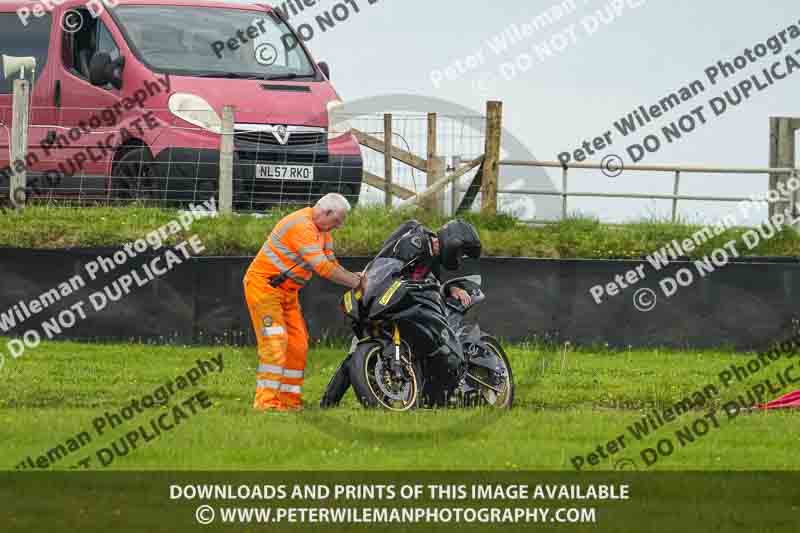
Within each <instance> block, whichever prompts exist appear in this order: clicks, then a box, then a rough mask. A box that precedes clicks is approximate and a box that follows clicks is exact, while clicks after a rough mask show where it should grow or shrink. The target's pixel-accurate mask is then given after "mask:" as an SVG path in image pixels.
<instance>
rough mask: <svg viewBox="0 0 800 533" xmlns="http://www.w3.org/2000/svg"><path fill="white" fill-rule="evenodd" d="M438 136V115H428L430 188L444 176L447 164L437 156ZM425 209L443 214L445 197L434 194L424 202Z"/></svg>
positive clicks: (428, 172)
mask: <svg viewBox="0 0 800 533" xmlns="http://www.w3.org/2000/svg"><path fill="white" fill-rule="evenodd" d="M436 134H437V119H436V113H428V158H427V160H428V168H427V174H428V180H427V185H428V187H430V186H431V185H433V184H434V183H436V182H437V181H439V179H440V178H441V177H442V176H444V173H445V162H444V159H443V158H441V157H438V156H437V155H436V151H437V147H436ZM422 204H423V205H422V207H423V208H424V209H430V210H432V211H433V212H434V213H441V212H442V210H443V209H444V195H443V194H442V193H441V192H440V193H438V194H434V195H433V196H431V197H430V198H427V199H426V200H425V201H424V202H422Z"/></svg>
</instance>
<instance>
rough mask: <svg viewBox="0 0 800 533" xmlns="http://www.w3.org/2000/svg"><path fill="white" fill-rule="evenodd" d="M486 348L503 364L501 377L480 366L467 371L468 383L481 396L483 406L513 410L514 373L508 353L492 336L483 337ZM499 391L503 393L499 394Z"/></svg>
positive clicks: (471, 367)
mask: <svg viewBox="0 0 800 533" xmlns="http://www.w3.org/2000/svg"><path fill="white" fill-rule="evenodd" d="M481 341H483V342H484V343H485V344H486V346H487V347H488V348H489V349H490V350H491V351H492V352H493V353H494V355H495V356H497V358H498V359H500V361H501V362H502V365H503V366H504V368H503V369H502V371H501V373H500V374H501V375H500V376H498V375H497V374H495V373H494V372H490V371H489V370H488V369H486V368H483V367H479V366H470V367H469V369H468V370H467V381H468V382H469V384H470V385H471V386H472V387H475V388H476V389H477V390H478V392H479V395H480V401H481V405H488V406H491V407H495V408H498V409H511V407H512V406H513V405H514V373H513V372H512V370H511V363H510V362H509V360H508V356H507V355H506V352H505V351H504V350H503V347H502V346H501V345H500V342H498V340H497V339H495V338H494V337H492V336H490V335H483V336H481ZM495 389H499V390H500V391H501V392H497V390H495Z"/></svg>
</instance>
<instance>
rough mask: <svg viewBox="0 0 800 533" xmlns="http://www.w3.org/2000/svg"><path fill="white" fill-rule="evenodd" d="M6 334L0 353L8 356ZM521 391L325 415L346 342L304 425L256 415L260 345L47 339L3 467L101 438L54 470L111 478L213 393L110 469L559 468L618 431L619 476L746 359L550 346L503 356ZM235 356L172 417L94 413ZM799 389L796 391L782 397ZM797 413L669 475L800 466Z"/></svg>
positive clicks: (693, 455) (721, 438) (0, 412)
mask: <svg viewBox="0 0 800 533" xmlns="http://www.w3.org/2000/svg"><path fill="white" fill-rule="evenodd" d="M5 342H6V340H5V339H3V340H2V341H1V343H0V346H3V350H4V351H6V352H7V350H5V349H4V348H5ZM508 351H509V355H510V358H511V360H512V366H513V369H514V373H515V376H516V382H517V398H516V407H515V409H513V410H511V411H509V412H497V411H493V410H443V411H417V412H411V413H406V414H394V413H384V412H368V411H365V410H363V409H361V408H360V407H359V406H357V405H356V404H355V402H354V399H353V397H352V394H350V395H349V396H348V399H347V401H346V402H345V404H344V405H343V406H342V407H341V408H339V409H336V410H329V411H323V410H320V409H318V408H316V402H318V401H319V398H320V396H321V394H322V391H323V389H324V386H325V385H326V383H327V380H328V379H329V377H330V376H331V374H332V372H333V370H334V368H335V366H336V365H337V364H338V361H339V359H340V357H341V354H342V350H341V349H340V348H336V347H325V346H322V345H317V346H315V347H314V348H312V350H311V351H310V353H309V364H308V368H307V371H306V375H307V379H306V385H305V388H304V390H305V401H306V402H307V407H306V410H305V411H304V412H303V413H298V414H293V415H275V414H265V413H259V412H254V411H253V410H252V408H251V404H252V398H253V392H254V385H255V384H254V380H255V374H254V370H255V366H256V362H257V361H256V354H255V350H254V349H238V348H230V347H223V348H219V349H216V348H210V347H199V348H186V347H174V346H147V345H127V344H126V345H123V344H107V345H101V344H79V343H66V342H65V343H53V342H49V343H42V345H41V346H39V347H38V348H36V349H31V350H28V351H27V352H25V353H24V354H23V355H22V356H20V357H19V358H18V359H12V358H11V357H10V356H9V355H8V353H6V361H5V365H4V367H3V368H2V370H0V383H2V391H3V393H2V395H0V441H1V442H2V443H3V446H2V448H0V469H2V468H5V469H14V467H15V466H16V465H17V464H18V463H19V462H20V461H22V460H23V459H25V458H26V457H27V456H29V455H30V456H31V457H32V458H33V460H34V461H35V460H36V458H37V457H38V456H39V455H42V454H46V453H47V450H48V449H50V448H52V447H54V446H55V445H57V444H61V443H65V442H66V441H67V439H69V438H71V437H73V436H75V435H76V434H77V433H79V432H81V431H83V430H85V431H88V432H89V433H90V435H91V437H92V441H91V442H90V443H89V444H88V445H86V446H84V447H82V448H81V449H80V450H77V451H75V452H73V453H71V454H70V455H68V456H67V457H65V458H63V459H62V460H60V461H58V462H56V463H55V465H54V468H59V469H62V468H68V467H69V466H72V465H73V464H76V463H77V461H78V460H81V459H83V458H84V457H86V456H91V457H92V464H93V465H96V466H97V468H100V469H102V468H101V467H100V466H99V464H98V462H97V460H96V456H95V453H96V452H97V450H98V449H100V448H103V447H110V446H111V443H112V442H113V441H115V440H117V439H119V438H120V437H122V436H123V435H124V433H125V432H127V431H131V430H133V429H135V428H136V426H138V425H139V424H143V423H146V422H147V421H148V420H149V419H151V418H153V417H154V416H157V415H159V414H161V413H166V412H168V409H171V408H172V406H173V405H175V404H176V403H177V402H180V401H183V400H185V399H186V398H188V397H190V396H192V395H193V394H195V393H196V392H198V391H200V390H203V391H206V393H207V394H208V396H209V397H210V399H211V402H212V404H213V405H212V407H211V408H209V409H207V410H198V412H197V414H196V415H193V416H190V417H189V418H188V419H187V420H183V421H182V423H181V424H180V425H178V426H177V427H175V429H174V430H172V431H169V432H165V433H164V434H163V435H162V436H160V437H159V438H157V439H155V440H153V441H151V442H148V443H144V444H142V445H141V446H139V447H138V448H137V449H136V450H133V451H132V452H131V453H129V454H128V455H126V456H124V457H117V458H115V460H114V461H113V463H112V464H111V465H110V466H109V467H108V468H109V469H124V470H138V469H148V470H149V469H185V470H200V469H211V470H258V469H276V470H320V469H329V470H349V469H364V470H381V469H389V470H393V469H397V470H408V469H446V470H473V469H489V470H495V469H496V470H543V469H547V470H560V469H567V470H569V469H571V468H572V464H571V463H570V459H571V458H572V457H573V456H577V455H583V456H586V455H587V454H588V453H589V452H591V451H593V450H594V449H595V448H596V447H597V446H598V445H600V444H603V445H605V443H606V442H608V441H609V440H612V439H615V438H617V436H619V435H620V434H623V433H624V434H626V435H628V437H627V439H628V440H629V441H630V442H629V443H628V446H627V447H626V448H625V449H624V450H622V451H620V452H619V453H617V454H616V455H613V456H612V457H611V458H610V459H608V460H604V461H603V462H602V463H601V464H600V465H598V466H596V467H592V469H594V470H596V469H612V468H614V464H615V463H616V462H617V461H618V460H619V459H622V458H626V459H632V460H634V461H636V463H637V464H638V465H639V468H640V469H644V468H645V467H644V465H643V464H642V461H641V459H640V455H639V452H640V450H642V449H643V448H645V447H652V446H654V445H655V443H656V442H657V441H658V440H659V439H660V438H664V437H672V438H673V440H675V438H674V432H675V431H676V430H678V429H681V428H682V427H683V426H685V425H686V424H689V423H692V422H694V421H695V420H696V419H698V418H700V417H702V416H703V415H704V414H705V413H706V411H705V410H698V411H696V412H692V413H688V414H685V415H683V416H682V417H680V418H679V419H678V420H676V421H674V422H672V423H670V424H668V425H667V426H665V427H663V428H661V429H660V430H659V431H658V432H657V433H656V434H654V435H652V436H651V437H650V438H646V439H645V440H643V441H641V442H639V441H636V440H635V439H633V438H632V437H630V435H629V434H628V432H627V430H626V427H627V426H628V425H630V424H632V423H633V422H634V421H636V420H639V419H641V417H642V416H643V410H649V409H651V408H653V407H666V406H669V405H672V404H674V403H675V402H677V401H679V400H680V399H682V398H683V397H685V396H687V395H690V394H691V393H692V392H694V391H696V390H698V389H700V388H702V387H704V386H705V385H707V384H709V383H714V384H718V383H719V380H718V377H717V376H718V374H719V372H721V371H722V370H724V369H726V368H727V367H728V366H729V365H731V364H732V363H734V362H737V363H739V364H743V363H746V361H747V360H748V359H749V357H748V356H746V355H743V354H738V355H737V354H733V353H730V352H723V351H708V352H701V353H690V352H678V351H665V350H632V351H623V352H614V351H608V350H605V349H603V348H599V349H582V350H580V351H577V352H576V351H574V349H572V348H570V347H562V348H548V347H544V346H541V345H533V344H528V345H516V346H512V347H508ZM220 352H221V353H222V354H223V357H224V359H223V360H224V364H225V369H224V371H223V372H222V373H221V374H209V375H208V376H206V377H204V378H202V380H201V381H200V383H199V384H198V386H197V387H195V388H191V389H188V390H183V391H178V394H177V396H175V397H173V398H172V399H171V400H170V402H171V403H170V407H169V408H167V407H160V408H159V407H155V408H152V409H151V410H147V411H145V412H144V413H142V414H138V415H136V418H134V419H133V420H132V421H130V422H127V423H124V425H123V426H121V427H118V428H116V429H115V430H108V431H107V432H105V433H104V434H103V435H99V436H98V435H97V433H96V432H95V431H94V430H93V429H92V421H93V419H94V418H95V417H98V416H102V415H103V414H104V413H105V412H106V411H117V412H118V411H119V410H120V409H121V408H122V407H123V406H124V405H130V402H131V400H132V399H134V398H141V397H142V396H143V395H144V394H147V393H152V392H153V391H154V390H155V389H156V388H157V387H158V386H159V385H161V384H163V383H164V382H165V381H167V380H169V379H172V378H175V377H176V376H178V375H180V374H183V373H185V372H186V371H187V370H188V369H189V368H190V367H192V366H193V365H194V364H195V361H196V360H197V359H199V358H201V359H209V358H211V357H212V356H215V355H216V354H218V353H220ZM789 364H791V361H784V360H781V361H779V362H778V363H775V366H774V367H770V368H768V369H766V370H764V371H762V373H761V374H759V376H758V377H756V378H754V379H752V380H751V381H750V382H748V383H744V384H740V385H737V386H736V387H733V388H731V389H727V390H723V391H722V393H721V394H720V395H719V396H716V397H715V398H713V402H712V404H713V406H716V407H719V406H720V405H721V403H722V402H724V401H727V400H730V399H732V398H735V397H736V395H737V394H741V393H743V392H744V391H745V390H746V388H747V387H749V386H751V385H753V384H755V383H756V382H757V381H760V380H764V379H767V378H772V379H773V382H774V381H775V379H774V375H775V373H776V372H777V369H780V368H784V367H786V366H788V365H789ZM787 392H788V391H787ZM798 422H800V415H798V414H797V413H795V412H781V413H774V412H767V413H757V414H751V415H744V414H743V415H741V416H739V417H738V418H736V419H734V420H732V421H728V420H727V419H725V417H724V415H720V428H719V429H715V430H711V431H710V432H709V433H708V434H707V435H705V436H704V437H702V438H699V439H698V440H697V441H696V442H695V443H693V444H691V445H689V446H686V447H684V448H680V449H677V450H676V451H675V453H674V454H673V455H672V456H670V457H665V458H662V459H661V460H659V462H658V463H657V464H656V465H654V466H653V467H652V468H653V469H657V470H658V469H665V470H686V469H693V470H759V469H775V470H795V469H797V464H798V463H797V459H796V454H795V448H796V442H797V439H798V437H800V427H799V425H798Z"/></svg>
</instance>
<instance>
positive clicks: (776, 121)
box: [769, 117, 797, 217]
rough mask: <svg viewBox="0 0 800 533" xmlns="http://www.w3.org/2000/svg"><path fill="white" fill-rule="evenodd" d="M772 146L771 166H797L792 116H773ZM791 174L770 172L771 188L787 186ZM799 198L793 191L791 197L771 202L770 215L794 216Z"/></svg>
mask: <svg viewBox="0 0 800 533" xmlns="http://www.w3.org/2000/svg"><path fill="white" fill-rule="evenodd" d="M769 122H770V146H769V166H770V167H771V168H795V166H796V163H795V156H796V154H795V139H794V135H795V128H794V125H795V121H794V120H793V119H791V118H784V117H772V118H770V121H769ZM789 177H790V176H789V175H785V174H770V177H769V189H770V190H774V191H777V190H779V189H778V185H779V184H781V185H783V186H786V182H787V181H788V179H789ZM796 200H797V192H796V191H795V192H794V193H792V197H791V198H781V199H780V200H778V201H777V202H774V203H771V204H769V216H770V217H772V216H773V215H775V214H777V213H783V214H785V215H787V216H793V213H792V211H793V210H794V202H795V201H796Z"/></svg>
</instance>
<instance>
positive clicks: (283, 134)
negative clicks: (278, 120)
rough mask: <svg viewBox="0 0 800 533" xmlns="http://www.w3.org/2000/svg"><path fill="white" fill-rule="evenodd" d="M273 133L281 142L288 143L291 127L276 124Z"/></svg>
mask: <svg viewBox="0 0 800 533" xmlns="http://www.w3.org/2000/svg"><path fill="white" fill-rule="evenodd" d="M272 134H273V135H274V136H275V138H276V139H278V142H279V143H281V144H286V143H288V142H289V129H288V128H287V127H286V126H283V125H281V126H276V127H275V129H274V130H272Z"/></svg>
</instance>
